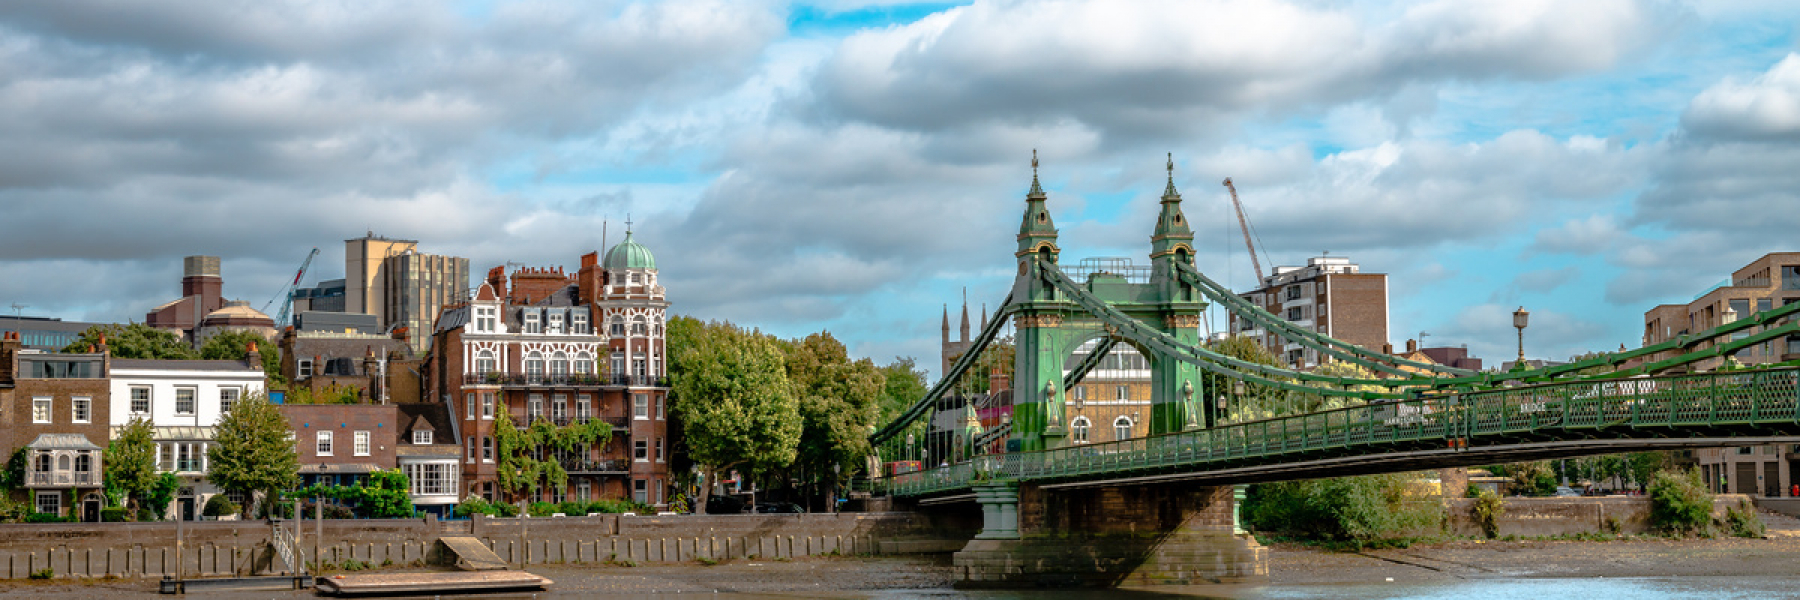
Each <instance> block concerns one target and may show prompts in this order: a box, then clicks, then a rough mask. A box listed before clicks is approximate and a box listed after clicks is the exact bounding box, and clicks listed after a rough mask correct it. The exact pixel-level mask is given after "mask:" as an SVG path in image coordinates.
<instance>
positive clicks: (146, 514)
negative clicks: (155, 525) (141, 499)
mask: <svg viewBox="0 0 1800 600" xmlns="http://www.w3.org/2000/svg"><path fill="white" fill-rule="evenodd" d="M137 520H139V521H144V522H149V521H156V520H158V519H157V518H156V511H154V510H150V509H148V508H140V509H138V514H137Z"/></svg>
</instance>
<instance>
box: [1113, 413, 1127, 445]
mask: <svg viewBox="0 0 1800 600" xmlns="http://www.w3.org/2000/svg"><path fill="white" fill-rule="evenodd" d="M1113 439H1117V440H1129V439H1131V417H1119V418H1117V419H1113Z"/></svg>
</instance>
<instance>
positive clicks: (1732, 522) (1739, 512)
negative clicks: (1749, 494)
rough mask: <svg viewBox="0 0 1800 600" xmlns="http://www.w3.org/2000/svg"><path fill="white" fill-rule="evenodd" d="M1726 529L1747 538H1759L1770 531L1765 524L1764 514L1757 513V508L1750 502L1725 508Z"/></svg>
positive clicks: (1732, 533)
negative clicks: (1763, 520)
mask: <svg viewBox="0 0 1800 600" xmlns="http://www.w3.org/2000/svg"><path fill="white" fill-rule="evenodd" d="M1725 530H1726V531H1729V532H1731V535H1734V536H1737V537H1746V538H1759V537H1762V536H1763V534H1765V533H1767V532H1768V528H1767V527H1766V526H1764V525H1763V522H1762V516H1761V515H1758V514H1756V508H1755V507H1753V506H1750V503H1749V502H1740V503H1738V506H1737V508H1727V509H1725Z"/></svg>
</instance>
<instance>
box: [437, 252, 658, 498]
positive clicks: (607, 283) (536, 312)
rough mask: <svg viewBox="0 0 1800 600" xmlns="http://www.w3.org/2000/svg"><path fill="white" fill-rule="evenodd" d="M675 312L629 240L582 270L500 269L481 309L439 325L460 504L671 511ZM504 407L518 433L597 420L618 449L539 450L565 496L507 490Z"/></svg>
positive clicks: (440, 372) (449, 311) (481, 291)
mask: <svg viewBox="0 0 1800 600" xmlns="http://www.w3.org/2000/svg"><path fill="white" fill-rule="evenodd" d="M667 307H668V301H667V300H666V299H665V296H664V292H663V288H662V286H661V285H660V284H658V282H657V279H656V261H655V258H654V257H653V256H652V255H651V254H650V251H649V250H648V249H647V248H645V247H644V246H642V245H639V244H638V243H637V242H636V241H634V240H633V239H632V236H631V234H630V233H629V232H628V233H627V234H626V237H625V241H624V242H622V243H620V244H619V245H617V246H614V247H613V248H612V249H611V250H609V251H608V252H607V253H606V257H605V260H604V261H601V260H600V258H599V256H598V255H596V254H594V253H589V254H587V255H584V256H582V257H581V268H580V270H578V271H577V272H576V273H575V274H574V275H567V274H565V273H564V272H563V270H562V269H561V268H524V269H516V270H514V271H512V273H510V274H508V273H506V271H505V270H504V269H503V268H499V267H496V268H494V269H492V270H490V271H489V272H488V276H487V278H486V280H484V281H482V282H481V283H480V285H479V286H478V287H477V288H476V290H475V293H474V295H473V297H472V300H470V301H469V302H467V303H465V304H461V305H456V306H452V307H449V308H446V309H445V310H444V312H443V313H442V315H441V316H440V317H439V318H438V321H437V324H436V326H435V328H434V329H435V331H434V335H433V340H432V346H431V353H430V356H429V358H428V359H427V360H426V365H425V368H424V369H423V373H424V375H425V379H426V382H425V387H426V394H427V397H429V398H433V399H437V400H439V401H441V402H444V403H445V404H447V405H448V406H449V408H450V413H451V415H452V416H453V417H454V418H455V419H457V424H458V426H457V427H455V429H456V430H457V431H458V433H459V434H460V435H461V436H462V439H461V440H460V442H461V443H462V446H463V453H462V463H463V468H462V471H463V473H462V485H463V488H462V490H461V491H462V496H463V497H464V498H468V497H480V498H483V499H486V500H489V501H509V502H510V501H517V500H522V499H523V500H532V501H549V502H562V501H565V500H594V499H599V498H620V497H623V498H632V499H635V500H637V501H639V502H643V503H646V504H652V505H662V504H664V503H666V502H667V501H668V498H669V496H670V494H669V493H668V491H667V490H668V488H669V486H670V485H672V481H671V479H670V477H669V469H668V465H669V460H668V459H669V456H670V448H671V443H670V440H669V437H668V436H669V431H670V429H669V427H668V419H667V414H668V413H667V407H666V405H665V404H666V402H667V398H668V383H667V380H666V372H665V369H666V361H665V355H664V352H665V348H664V344H663V338H664V325H665V320H666V312H665V311H666V309H667ZM502 407H504V409H505V410H506V412H507V413H508V414H509V415H510V416H511V417H512V419H513V421H514V423H515V424H516V426H518V427H524V426H525V425H526V424H528V423H532V422H536V421H539V420H542V421H545V422H548V423H551V424H553V425H555V426H558V427H567V426H570V425H572V424H577V423H586V422H590V421H593V420H600V421H604V422H606V423H609V424H611V425H612V431H613V435H612V439H611V440H609V441H608V442H606V443H604V444H593V445H592V447H588V448H579V449H576V450H573V451H563V450H556V449H547V448H539V449H536V450H535V452H536V453H537V454H536V455H535V456H534V458H536V459H538V460H553V461H555V462H556V463H557V464H559V465H560V466H561V467H562V468H563V470H564V471H566V472H567V474H568V485H567V487H566V488H565V489H563V490H561V491H558V490H555V489H553V488H549V487H545V488H542V489H539V490H538V491H537V492H536V493H535V494H528V493H525V492H524V491H522V490H511V491H509V490H502V489H500V486H499V482H498V479H497V477H496V473H495V466H496V463H497V462H498V461H499V457H498V456H497V452H498V451H499V449H498V448H497V447H496V446H497V444H496V440H495V435H496V432H495V430H494V427H495V422H496V417H497V416H498V414H499V413H500V410H501V408H502Z"/></svg>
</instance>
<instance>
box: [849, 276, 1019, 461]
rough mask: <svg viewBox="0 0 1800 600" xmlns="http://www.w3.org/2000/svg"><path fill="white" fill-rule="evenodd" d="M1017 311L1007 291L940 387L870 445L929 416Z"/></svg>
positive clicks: (898, 419) (871, 438)
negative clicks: (991, 317)
mask: <svg viewBox="0 0 1800 600" xmlns="http://www.w3.org/2000/svg"><path fill="white" fill-rule="evenodd" d="M1017 308H1018V307H1017V306H1015V305H1013V303H1012V293H1011V292H1008V293H1007V294H1006V299H1005V300H1001V301H1000V306H999V307H998V308H996V309H994V318H993V319H992V320H990V321H988V324H987V326H986V327H983V328H982V329H981V335H978V336H976V337H975V339H974V340H972V341H970V343H969V347H968V349H966V350H964V351H963V355H962V356H961V357H958V358H957V359H956V363H955V364H952V365H951V366H950V370H949V371H948V372H946V373H944V376H943V377H942V378H939V379H938V382H937V384H935V385H933V386H931V389H930V390H929V391H927V392H926V393H925V397H924V398H923V399H921V400H919V401H918V402H916V403H914V404H913V405H912V406H911V407H908V408H907V409H906V412H904V413H901V414H900V416H898V417H896V418H894V420H893V422H891V423H888V424H887V426H886V427H883V428H881V430H880V431H876V432H875V433H873V434H871V435H870V436H869V443H870V444H872V445H880V444H881V443H883V442H886V441H888V440H889V439H892V438H893V437H894V436H896V435H899V434H900V432H901V431H903V430H905V429H906V428H907V427H910V426H912V424H913V421H916V420H918V419H919V417H921V416H924V415H925V414H927V413H928V412H929V411H930V410H931V407H932V405H933V404H935V403H936V402H937V401H938V400H939V399H941V398H943V397H944V393H945V392H948V391H950V388H951V387H953V386H955V385H956V382H957V381H958V380H960V379H961V378H962V376H963V374H964V373H966V372H967V371H968V370H969V368H970V367H973V366H975V361H976V359H977V358H978V357H979V356H980V355H981V352H982V351H983V350H986V349H987V346H988V344H989V343H991V342H993V341H994V338H996V337H999V335H1000V330H1001V329H1002V328H1003V326H1004V325H1005V324H1006V322H1007V320H1008V317H1010V316H1011V313H1012V311H1013V310H1015V309H1017Z"/></svg>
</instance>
